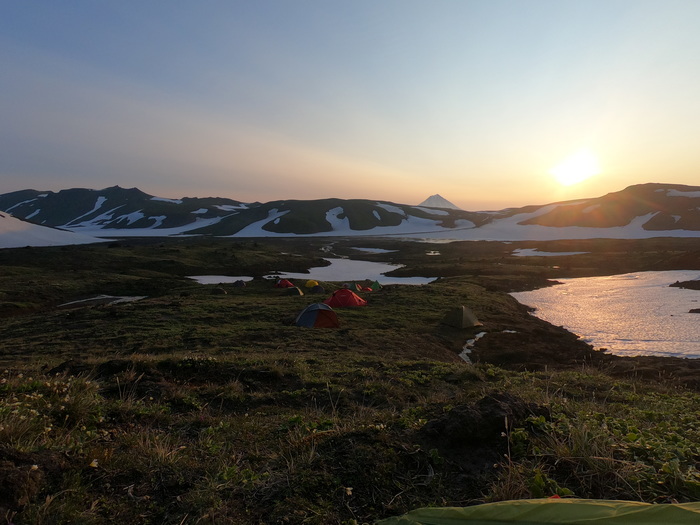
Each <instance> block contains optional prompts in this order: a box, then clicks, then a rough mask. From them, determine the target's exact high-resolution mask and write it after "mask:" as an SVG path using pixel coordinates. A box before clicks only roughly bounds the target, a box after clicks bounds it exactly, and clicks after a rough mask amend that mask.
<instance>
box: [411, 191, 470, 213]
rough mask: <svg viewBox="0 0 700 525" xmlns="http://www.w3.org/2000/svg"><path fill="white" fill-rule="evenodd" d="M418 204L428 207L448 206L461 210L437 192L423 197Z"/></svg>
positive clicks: (451, 208)
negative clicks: (425, 197)
mask: <svg viewBox="0 0 700 525" xmlns="http://www.w3.org/2000/svg"><path fill="white" fill-rule="evenodd" d="M418 206H427V207H428V208H448V209H450V210H461V209H462V208H460V207H459V206H455V205H454V204H452V203H451V202H450V201H448V200H447V199H445V198H444V197H441V196H440V195H438V194H437V193H436V194H435V195H431V196H430V197H428V198H427V199H425V200H424V201H423V202H421V203H420V204H419V205H418Z"/></svg>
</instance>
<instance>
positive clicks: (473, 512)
mask: <svg viewBox="0 0 700 525" xmlns="http://www.w3.org/2000/svg"><path fill="white" fill-rule="evenodd" d="M547 523H556V524H567V525H574V524H576V525H627V524H632V525H698V524H700V503H681V504H658V505H656V504H650V503H639V502H635V501H609V500H584V499H537V500H516V501H499V502H498V503H487V504H484V505H475V506H473V507H444V508H424V509H417V510H414V511H411V512H409V513H408V514H404V515H403V516H398V517H395V518H388V519H385V520H381V521H378V522H377V525H461V524H468V525H513V524H517V525H543V524H547Z"/></svg>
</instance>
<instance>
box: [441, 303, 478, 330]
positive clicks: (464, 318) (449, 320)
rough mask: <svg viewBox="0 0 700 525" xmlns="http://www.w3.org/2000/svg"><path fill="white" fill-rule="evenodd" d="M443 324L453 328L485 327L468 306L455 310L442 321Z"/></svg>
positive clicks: (448, 313)
mask: <svg viewBox="0 0 700 525" xmlns="http://www.w3.org/2000/svg"><path fill="white" fill-rule="evenodd" d="M442 324H446V325H447V326H452V327H453V328H471V327H473V326H484V324H483V323H482V322H481V321H479V319H477V318H476V315H474V312H472V311H471V310H470V309H469V308H467V307H466V306H458V307H457V308H453V309H452V310H450V311H449V312H447V314H446V315H445V317H444V318H443V319H442Z"/></svg>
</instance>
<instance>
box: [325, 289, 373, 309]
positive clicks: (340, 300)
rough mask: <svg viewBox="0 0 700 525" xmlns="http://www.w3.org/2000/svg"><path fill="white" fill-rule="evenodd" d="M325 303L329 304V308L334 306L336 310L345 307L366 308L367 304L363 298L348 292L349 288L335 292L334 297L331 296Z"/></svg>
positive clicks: (350, 291)
mask: <svg viewBox="0 0 700 525" xmlns="http://www.w3.org/2000/svg"><path fill="white" fill-rule="evenodd" d="M323 302H324V304H327V305H328V306H332V307H334V308H338V307H344V306H365V305H366V304H367V301H365V300H364V299H363V298H362V297H360V296H359V295H357V294H356V293H355V292H353V291H352V290H348V289H347V288H341V289H340V290H336V291H335V292H333V295H331V296H330V297H329V298H328V299H326V300H325V301H323Z"/></svg>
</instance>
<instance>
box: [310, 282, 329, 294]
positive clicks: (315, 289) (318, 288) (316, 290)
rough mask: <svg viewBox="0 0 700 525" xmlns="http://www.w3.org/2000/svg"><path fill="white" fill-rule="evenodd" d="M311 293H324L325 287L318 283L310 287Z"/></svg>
mask: <svg viewBox="0 0 700 525" xmlns="http://www.w3.org/2000/svg"><path fill="white" fill-rule="evenodd" d="M311 293H326V289H325V288H324V287H323V286H321V285H320V284H317V285H316V286H314V287H313V288H311Z"/></svg>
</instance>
